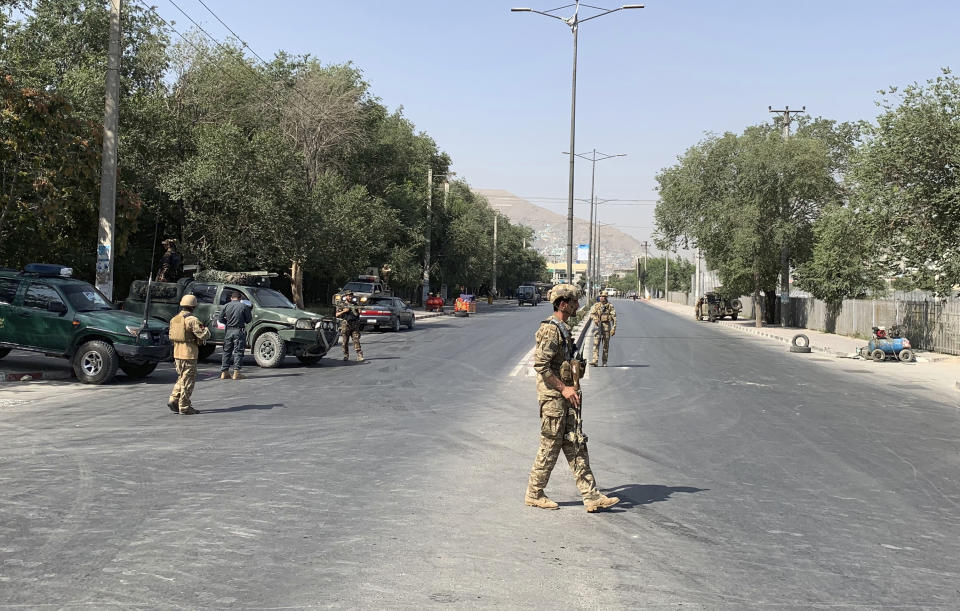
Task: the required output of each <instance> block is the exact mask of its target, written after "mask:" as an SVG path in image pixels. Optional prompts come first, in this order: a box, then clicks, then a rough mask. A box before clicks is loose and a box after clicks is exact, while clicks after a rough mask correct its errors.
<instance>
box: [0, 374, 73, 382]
mask: <svg viewBox="0 0 960 611" xmlns="http://www.w3.org/2000/svg"><path fill="white" fill-rule="evenodd" d="M71 377H73V376H72V374H71V372H69V371H17V372H14V371H0V384H3V383H6V382H34V381H36V380H69V379H70V378H71Z"/></svg>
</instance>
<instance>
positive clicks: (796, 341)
mask: <svg viewBox="0 0 960 611" xmlns="http://www.w3.org/2000/svg"><path fill="white" fill-rule="evenodd" d="M790 345H791V346H801V347H804V348H809V347H810V338H809V337H807V336H806V335H804V334H803V333H797V334H796V335H794V336H793V339H791V340H790Z"/></svg>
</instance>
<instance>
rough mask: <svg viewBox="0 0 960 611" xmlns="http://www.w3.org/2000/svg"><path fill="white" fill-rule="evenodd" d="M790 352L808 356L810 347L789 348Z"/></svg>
mask: <svg viewBox="0 0 960 611" xmlns="http://www.w3.org/2000/svg"><path fill="white" fill-rule="evenodd" d="M790 352H797V353H800V354H809V353H810V346H790Z"/></svg>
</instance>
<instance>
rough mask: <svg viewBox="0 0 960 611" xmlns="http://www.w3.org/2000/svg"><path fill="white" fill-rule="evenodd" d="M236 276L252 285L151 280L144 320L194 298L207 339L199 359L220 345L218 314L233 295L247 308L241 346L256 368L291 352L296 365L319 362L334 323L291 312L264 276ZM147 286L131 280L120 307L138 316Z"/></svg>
mask: <svg viewBox="0 0 960 611" xmlns="http://www.w3.org/2000/svg"><path fill="white" fill-rule="evenodd" d="M234 275H236V276H238V277H243V276H245V275H249V276H251V278H254V280H248V282H251V283H252V282H256V283H257V285H256V286H251V285H250V284H245V283H242V282H213V281H201V280H193V279H191V278H185V279H183V280H181V281H180V282H177V283H168V282H154V283H153V284H151V287H150V296H151V297H150V298H151V301H150V316H151V317H157V318H160V319H162V320H166V321H169V320H170V319H171V318H173V317H174V316H176V315H177V312H179V311H180V306H179V305H178V304H179V303H180V298H181V297H182V296H183V295H194V296H195V297H196V298H197V304H198V305H197V308H196V309H195V310H194V312H193V313H194V316H196V317H197V318H199V319H200V322H202V323H203V324H204V325H206V326H207V328H209V329H210V339H208V340H207V343H206V344H204V345H203V346H201V347H200V359H205V358H207V357H209V356H210V355H211V354H213V351H214V350H215V349H216V347H217V346H218V345H222V344H223V338H224V335H225V333H226V330H225V329H223V328H221V327H220V325H218V324H217V319H218V318H219V317H220V311H221V310H222V309H223V307H224V306H225V305H226V304H227V302H229V301H230V295H231V294H232V293H233V292H234V291H238V292H239V293H240V294H241V296H242V299H243V300H244V301H246V302H248V303H249V304H250V314H251V317H252V320H251V321H250V324H248V325H247V348H249V349H250V351H251V352H252V353H253V357H254V359H255V360H256V362H257V365H259V366H260V367H279V366H280V365H281V364H282V363H283V359H284V357H285V356H286V355H288V354H292V355H294V356H296V357H297V359H298V360H299V361H300V362H301V363H305V364H308V365H309V364H312V363H316V362H317V361H319V360H320V359H321V358H323V356H324V355H325V354H326V353H327V352H328V351H329V350H330V348H331V347H333V346H334V345H336V343H337V338H338V335H339V334H338V332H337V323H336V321H334V319H333V318H331V317H329V316H321V315H320V314H315V313H313V312H307V311H305V310H301V309H299V308H297V306H295V305H294V304H293V303H291V302H290V300H289V299H287V298H286V297H285V296H284V295H283V294H282V293H280V292H278V291H275V290H273V289H271V288H269V287H268V286H266V282H268V281H269V279H268V278H266V277H263V276H254V275H252V274H243V273H236V274H234ZM146 285H147V283H146V282H144V281H142V280H137V281H135V282H134V283H133V284H132V285H131V286H130V295H129V296H128V297H127V299H126V300H125V301H124V302H123V309H125V310H128V311H131V312H135V313H137V314H140V315H142V314H143V310H144V307H145V305H146V303H145V297H146Z"/></svg>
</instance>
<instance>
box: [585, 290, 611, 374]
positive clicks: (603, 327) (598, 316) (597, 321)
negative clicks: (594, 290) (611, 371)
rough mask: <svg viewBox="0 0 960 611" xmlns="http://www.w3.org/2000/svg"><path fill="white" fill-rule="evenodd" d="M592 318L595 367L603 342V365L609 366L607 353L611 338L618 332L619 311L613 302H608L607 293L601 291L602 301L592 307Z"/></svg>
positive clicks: (592, 363) (592, 362) (593, 361)
mask: <svg viewBox="0 0 960 611" xmlns="http://www.w3.org/2000/svg"><path fill="white" fill-rule="evenodd" d="M590 318H591V319H592V320H593V324H594V327H595V329H594V331H593V360H592V361H590V364H591V365H593V366H594V367H596V366H597V363H598V361H599V358H600V344H601V343H602V344H603V366H604V367H606V366H607V354H608V353H609V352H610V338H611V337H613V336H614V335H616V333H617V311H616V310H615V309H614V308H613V304H612V303H608V302H607V294H606V293H600V301H598V302H597V303H595V304H593V307H592V308H590Z"/></svg>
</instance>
